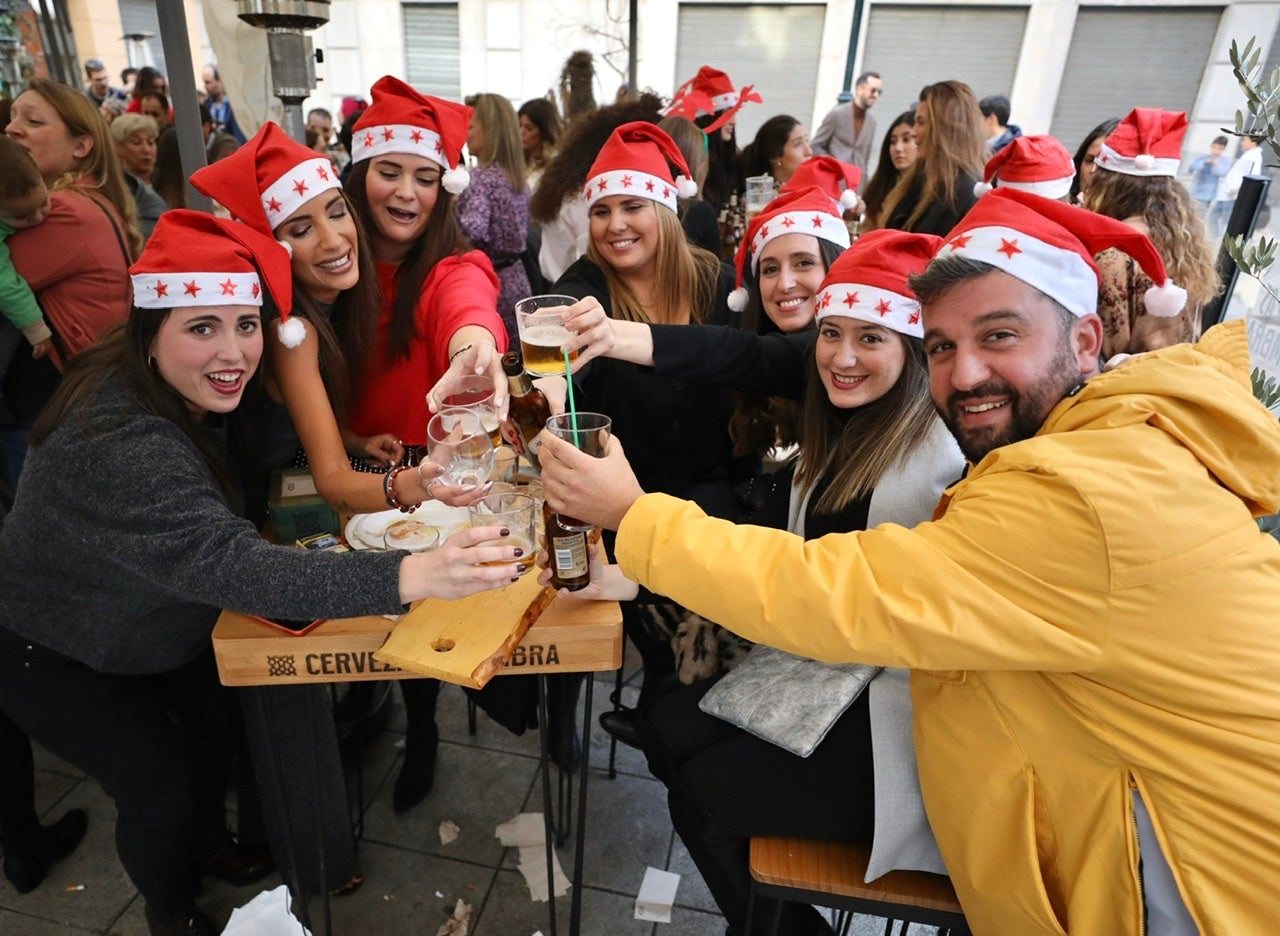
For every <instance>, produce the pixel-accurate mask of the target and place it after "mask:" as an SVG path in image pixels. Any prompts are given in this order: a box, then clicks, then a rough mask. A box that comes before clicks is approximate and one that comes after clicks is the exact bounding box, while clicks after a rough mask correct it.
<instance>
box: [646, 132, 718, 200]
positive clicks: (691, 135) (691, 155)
mask: <svg viewBox="0 0 1280 936" xmlns="http://www.w3.org/2000/svg"><path fill="white" fill-rule="evenodd" d="M658 129H660V130H662V131H664V132H665V133H666V134H667V136H669V137H671V139H672V140H673V141H675V144H676V146H678V147H680V155H681V156H683V157H684V161H685V162H687V163H688V164H689V177H690V178H691V179H693V181H695V182H697V183H698V196H701V195H702V184H703V183H704V182H706V181H707V166H708V159H707V135H706V134H705V133H703V132H702V128H701V127H699V126H698V125H697V124H696V123H694V122H693V121H692V120H690V119H689V118H688V117H677V116H675V115H673V116H670V117H663V118H662V119H661V120H659V121H658ZM695 197H697V196H695Z"/></svg>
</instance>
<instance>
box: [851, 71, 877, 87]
mask: <svg viewBox="0 0 1280 936" xmlns="http://www.w3.org/2000/svg"><path fill="white" fill-rule="evenodd" d="M879 77H880V73H879V72H874V71H864V72H863V73H862V74H861V75H859V76H858V80H857V81H855V82H854V83H853V86H854V87H855V88H861V87H862V86H863V85H864V84H866V83H867V79H868V78H879Z"/></svg>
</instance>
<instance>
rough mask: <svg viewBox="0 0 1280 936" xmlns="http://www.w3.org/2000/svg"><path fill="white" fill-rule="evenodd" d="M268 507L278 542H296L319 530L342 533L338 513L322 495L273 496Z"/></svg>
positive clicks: (319, 531) (320, 531)
mask: <svg viewBox="0 0 1280 936" xmlns="http://www.w3.org/2000/svg"><path fill="white" fill-rule="evenodd" d="M268 509H269V510H270V522H271V524H272V526H273V527H274V528H275V540H276V542H278V543H296V542H297V541H298V540H300V539H304V538H305V537H308V536H315V535H316V534H317V533H334V534H341V533H342V525H341V524H340V523H339V522H338V515H337V514H336V513H334V512H333V508H332V507H330V506H329V504H328V503H327V502H326V501H325V499H324V498H323V497H321V496H320V495H319V494H308V495H305V496H302V497H285V498H279V499H277V498H272V499H271V501H270V502H269V504H268Z"/></svg>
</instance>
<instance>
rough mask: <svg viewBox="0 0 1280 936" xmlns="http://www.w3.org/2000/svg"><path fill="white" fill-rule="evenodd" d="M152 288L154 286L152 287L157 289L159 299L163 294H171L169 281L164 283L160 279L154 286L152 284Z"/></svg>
mask: <svg viewBox="0 0 1280 936" xmlns="http://www.w3.org/2000/svg"><path fill="white" fill-rule="evenodd" d="M151 288H152V289H154V290H155V291H156V298H157V299H159V298H160V297H161V296H167V295H169V284H168V283H162V282H160V281H159V280H156V284H155V285H154V286H152V287H151Z"/></svg>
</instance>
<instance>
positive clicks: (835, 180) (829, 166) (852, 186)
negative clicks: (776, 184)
mask: <svg viewBox="0 0 1280 936" xmlns="http://www.w3.org/2000/svg"><path fill="white" fill-rule="evenodd" d="M861 181H862V170H861V169H859V168H858V167H857V166H855V165H853V164H852V163H846V162H841V161H840V160H838V159H836V158H835V157H834V156H810V157H809V158H808V159H806V160H805V161H804V162H802V163H801V164H800V165H799V166H797V167H796V171H795V172H794V173H793V174H792V176H791V178H790V179H789V180H788V181H787V184H786V185H784V186H783V187H782V189H781V191H783V192H799V191H803V190H804V189H807V188H813V187H815V186H816V187H817V188H820V189H822V190H823V191H824V192H826V193H827V195H828V196H830V197H831V200H832V201H834V202H835V203H836V204H837V205H838V206H839V210H840V212H841V213H843V212H846V211H849V210H850V209H851V208H853V207H854V206H855V205H857V204H858V193H857V188H858V183H859V182H861Z"/></svg>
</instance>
